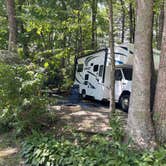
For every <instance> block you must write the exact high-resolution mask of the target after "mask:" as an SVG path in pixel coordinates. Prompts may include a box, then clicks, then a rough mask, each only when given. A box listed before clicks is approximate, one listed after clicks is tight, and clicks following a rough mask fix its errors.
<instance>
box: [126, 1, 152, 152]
mask: <svg viewBox="0 0 166 166" xmlns="http://www.w3.org/2000/svg"><path fill="white" fill-rule="evenodd" d="M152 8H153V0H149V1H147V0H137V20H136V34H135V51H134V53H135V56H134V70H133V82H132V93H131V98H130V107H129V114H128V124H127V129H128V134H129V137H131V139H132V140H133V141H134V143H135V144H136V145H137V147H139V148H141V149H145V148H153V147H154V146H155V137H154V130H153V126H152V121H151V114H150V83H151V47H152V43H151V38H152V14H153V11H152Z"/></svg>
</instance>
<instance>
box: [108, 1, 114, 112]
mask: <svg viewBox="0 0 166 166" xmlns="http://www.w3.org/2000/svg"><path fill="white" fill-rule="evenodd" d="M109 48H110V58H111V69H110V112H111V114H112V113H114V112H115V99H114V96H115V94H114V93H115V90H114V89H115V79H114V77H115V76H114V73H115V56H114V35H113V5H112V0H109Z"/></svg>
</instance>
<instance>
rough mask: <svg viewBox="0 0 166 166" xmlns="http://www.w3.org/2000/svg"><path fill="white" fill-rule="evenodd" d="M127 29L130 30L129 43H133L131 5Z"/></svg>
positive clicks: (130, 5) (130, 6)
mask: <svg viewBox="0 0 166 166" xmlns="http://www.w3.org/2000/svg"><path fill="white" fill-rule="evenodd" d="M129 26H130V27H129V28H130V43H133V33H134V28H133V7H132V3H130V4H129Z"/></svg>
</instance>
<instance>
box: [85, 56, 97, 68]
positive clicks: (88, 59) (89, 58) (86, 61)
mask: <svg viewBox="0 0 166 166" xmlns="http://www.w3.org/2000/svg"><path fill="white" fill-rule="evenodd" d="M96 57H97V56H90V57H88V58H86V59H85V65H86V66H88V63H89V61H91V60H92V59H94V58H96Z"/></svg>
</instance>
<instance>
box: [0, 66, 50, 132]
mask: <svg viewBox="0 0 166 166" xmlns="http://www.w3.org/2000/svg"><path fill="white" fill-rule="evenodd" d="M42 84H43V74H42V71H41V70H39V68H38V67H37V66H35V65H34V64H30V65H12V66H11V65H6V64H0V93H1V96H0V124H1V126H8V127H15V128H16V129H17V131H18V132H20V131H23V130H27V129H28V131H31V130H33V129H36V128H39V126H40V122H38V123H36V119H37V118H36V117H40V116H41V115H42V114H43V113H44V112H45V111H46V108H45V106H46V101H47V100H46V99H45V98H43V97H42V96H41V93H40V90H41V87H42Z"/></svg>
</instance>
